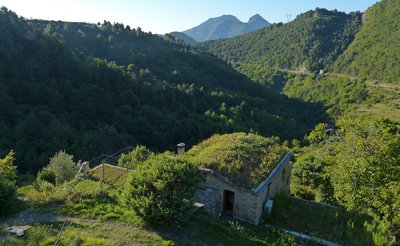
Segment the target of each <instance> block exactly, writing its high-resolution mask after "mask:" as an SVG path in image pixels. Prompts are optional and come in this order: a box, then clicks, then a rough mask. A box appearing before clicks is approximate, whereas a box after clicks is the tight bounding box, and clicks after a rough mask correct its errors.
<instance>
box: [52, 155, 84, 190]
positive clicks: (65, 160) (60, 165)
mask: <svg viewBox="0 0 400 246" xmlns="http://www.w3.org/2000/svg"><path fill="white" fill-rule="evenodd" d="M76 166H77V165H76V163H75V162H74V161H73V156H72V155H69V154H67V153H65V151H64V150H60V151H59V152H57V153H56V154H55V155H54V156H53V157H52V158H51V159H50V164H49V169H50V170H51V171H53V172H54V175H55V176H56V183H57V184H58V185H60V184H63V183H64V182H66V181H69V180H72V179H73V178H74V176H75V174H76Z"/></svg>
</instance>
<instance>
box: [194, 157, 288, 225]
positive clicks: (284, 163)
mask: <svg viewBox="0 0 400 246" xmlns="http://www.w3.org/2000/svg"><path fill="white" fill-rule="evenodd" d="M291 157H292V155H291V154H290V153H288V154H287V155H286V156H285V157H284V158H283V159H282V160H281V161H280V163H279V164H278V165H277V166H276V167H275V168H274V169H273V170H272V171H271V172H270V174H269V175H268V177H266V179H265V180H264V181H262V182H261V183H260V184H259V185H258V186H257V187H256V188H254V189H247V188H244V187H242V186H240V185H237V184H235V183H233V182H231V181H230V180H229V179H228V178H226V177H224V176H223V175H221V174H219V173H217V172H215V171H213V170H211V169H208V168H202V169H201V170H202V171H203V175H204V179H203V181H202V182H201V183H200V185H199V189H198V190H197V192H196V194H195V200H196V202H197V205H198V206H200V207H201V208H203V209H204V210H205V211H206V212H207V213H209V214H210V215H212V216H218V215H219V214H229V215H232V216H233V217H234V218H236V219H239V220H244V221H247V222H250V223H252V224H255V225H257V224H259V223H260V222H261V220H262V217H263V215H264V214H265V213H266V212H267V211H268V210H269V209H271V207H272V205H271V204H272V201H271V200H272V199H273V198H274V197H275V196H276V195H278V194H289V192H290V191H289V187H290V176H291V172H292V165H293V163H292V162H291V161H290V158H291Z"/></svg>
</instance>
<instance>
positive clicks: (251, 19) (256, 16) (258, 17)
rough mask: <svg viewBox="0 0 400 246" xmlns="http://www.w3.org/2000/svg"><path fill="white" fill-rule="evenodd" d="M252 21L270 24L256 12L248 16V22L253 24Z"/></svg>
mask: <svg viewBox="0 0 400 246" xmlns="http://www.w3.org/2000/svg"><path fill="white" fill-rule="evenodd" d="M253 23H260V24H263V25H270V23H269V22H268V21H266V20H265V19H264V18H263V17H262V16H261V15H259V14H256V15H253V16H252V17H250V19H249V22H248V24H253Z"/></svg>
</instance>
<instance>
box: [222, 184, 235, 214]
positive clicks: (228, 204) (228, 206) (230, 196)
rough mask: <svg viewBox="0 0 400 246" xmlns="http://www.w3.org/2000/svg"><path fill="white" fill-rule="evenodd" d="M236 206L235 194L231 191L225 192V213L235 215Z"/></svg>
mask: <svg viewBox="0 0 400 246" xmlns="http://www.w3.org/2000/svg"><path fill="white" fill-rule="evenodd" d="M234 204H235V193H234V192H232V191H229V190H224V204H223V209H224V212H226V213H233V206H234Z"/></svg>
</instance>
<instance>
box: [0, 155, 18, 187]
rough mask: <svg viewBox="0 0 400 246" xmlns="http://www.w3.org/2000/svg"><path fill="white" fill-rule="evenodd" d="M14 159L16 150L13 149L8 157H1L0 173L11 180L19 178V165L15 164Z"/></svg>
mask: <svg viewBox="0 0 400 246" xmlns="http://www.w3.org/2000/svg"><path fill="white" fill-rule="evenodd" d="M14 161H15V157H14V151H12V150H11V151H10V153H9V154H8V155H7V156H6V157H4V158H3V159H0V175H3V176H4V177H5V178H6V179H9V180H11V181H15V180H17V167H16V166H14Z"/></svg>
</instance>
